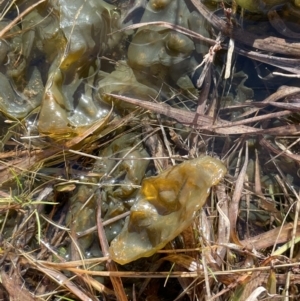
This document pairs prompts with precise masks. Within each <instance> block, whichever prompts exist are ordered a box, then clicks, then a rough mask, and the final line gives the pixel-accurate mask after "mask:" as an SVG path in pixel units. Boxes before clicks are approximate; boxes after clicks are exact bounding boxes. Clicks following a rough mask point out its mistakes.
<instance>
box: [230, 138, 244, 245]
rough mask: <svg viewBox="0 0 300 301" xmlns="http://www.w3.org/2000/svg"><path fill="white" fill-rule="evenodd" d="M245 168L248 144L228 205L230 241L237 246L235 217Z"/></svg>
mask: <svg viewBox="0 0 300 301" xmlns="http://www.w3.org/2000/svg"><path fill="white" fill-rule="evenodd" d="M247 166H248V143H247V142H246V149H245V159H244V165H243V167H242V169H241V171H240V173H239V175H238V177H237V180H236V183H235V188H234V192H233V196H232V200H231V202H230V204H229V220H230V237H231V240H232V241H233V242H234V243H235V244H237V245H241V243H240V240H239V238H238V236H237V233H236V222H237V217H238V215H239V205H240V199H241V196H242V191H243V186H244V179H245V175H246V170H247Z"/></svg>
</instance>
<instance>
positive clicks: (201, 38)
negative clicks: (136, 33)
mask: <svg viewBox="0 0 300 301" xmlns="http://www.w3.org/2000/svg"><path fill="white" fill-rule="evenodd" d="M154 25H157V26H162V27H166V28H169V29H172V30H175V31H177V32H180V33H182V34H185V35H187V36H189V37H191V38H194V39H196V40H199V41H203V42H206V43H208V44H210V45H215V44H216V41H215V40H212V39H209V38H206V37H204V36H202V35H201V34H199V33H197V32H195V31H192V30H189V29H187V28H185V27H182V26H180V25H176V24H173V23H169V22H163V21H155V22H145V23H138V24H134V25H129V26H127V27H125V28H122V29H120V30H118V31H115V32H119V31H126V30H132V29H137V28H141V27H144V26H146V27H151V26H154ZM111 34H114V32H113V33H111Z"/></svg>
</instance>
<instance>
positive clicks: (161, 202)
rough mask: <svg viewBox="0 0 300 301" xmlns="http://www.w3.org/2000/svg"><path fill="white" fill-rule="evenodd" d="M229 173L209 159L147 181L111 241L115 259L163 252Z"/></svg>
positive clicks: (191, 161) (123, 262)
mask: <svg viewBox="0 0 300 301" xmlns="http://www.w3.org/2000/svg"><path fill="white" fill-rule="evenodd" d="M225 173H226V168H225V166H224V165H223V164H222V162H221V161H220V160H217V159H214V158H212V157H209V156H205V157H201V158H197V159H193V160H190V161H186V162H184V163H182V164H179V165H177V166H175V167H172V168H171V169H168V170H166V171H164V172H163V173H161V174H160V175H158V176H155V177H150V178H147V179H145V180H143V182H142V187H141V189H140V191H139V193H138V195H137V197H136V200H135V203H134V205H133V206H132V207H131V212H130V216H129V217H128V218H127V219H126V221H125V225H124V227H123V229H122V231H121V233H120V234H119V235H118V236H117V237H116V238H115V239H114V240H113V241H112V242H111V246H110V256H111V258H112V259H113V260H114V261H116V262H118V263H120V264H126V263H129V262H131V261H133V260H136V259H138V258H140V257H148V256H151V255H153V254H154V253H155V252H156V251H157V250H160V249H162V248H163V247H164V246H165V245H166V244H167V243H168V242H169V241H171V240H172V239H174V238H175V237H176V236H177V235H178V234H180V233H181V232H182V231H183V230H184V229H185V228H187V227H188V226H189V225H190V224H191V222H192V220H193V218H194V216H195V213H196V211H197V210H199V209H200V208H201V207H202V206H203V204H204V203H205V201H206V198H207V196H208V195H209V191H210V188H211V186H213V185H216V184H217V183H218V182H219V181H220V180H221V179H222V178H223V176H224V175H225Z"/></svg>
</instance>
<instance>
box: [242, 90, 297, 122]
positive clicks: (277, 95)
mask: <svg viewBox="0 0 300 301" xmlns="http://www.w3.org/2000/svg"><path fill="white" fill-rule="evenodd" d="M298 93H300V88H299V87H284V88H282V89H280V90H278V91H276V92H275V93H273V94H272V95H270V96H269V97H267V98H266V99H264V100H263V101H262V102H261V104H269V103H270V102H271V103H272V102H276V101H277V100H279V99H281V98H283V97H286V96H291V95H295V94H298ZM257 111H259V109H250V110H248V111H247V112H245V113H244V114H242V115H240V116H239V118H244V117H245V116H248V115H250V114H253V113H256V112H257Z"/></svg>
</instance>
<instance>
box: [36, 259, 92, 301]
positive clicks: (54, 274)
mask: <svg viewBox="0 0 300 301" xmlns="http://www.w3.org/2000/svg"><path fill="white" fill-rule="evenodd" d="M36 268H37V269H38V270H40V271H41V272H43V273H44V274H46V275H47V276H49V277H50V278H52V279H53V280H55V281H56V282H57V284H58V285H63V286H65V287H67V288H68V289H69V290H70V292H72V293H73V294H74V295H75V296H77V297H78V298H80V300H82V301H91V300H94V301H96V300H97V299H96V298H92V299H91V297H89V296H87V295H86V294H85V293H84V292H83V291H81V290H80V289H79V288H78V287H77V286H76V285H75V284H74V283H73V282H72V281H71V280H70V279H69V278H67V277H66V276H65V275H64V274H62V273H60V272H58V271H55V270H52V269H49V268H45V267H42V266H40V265H39V264H37V265H36Z"/></svg>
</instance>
